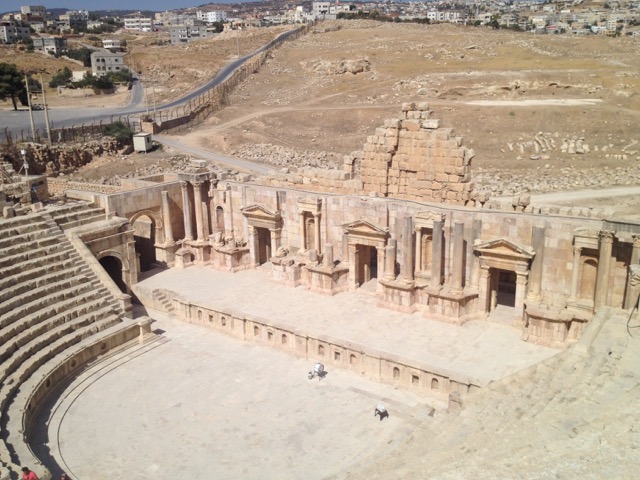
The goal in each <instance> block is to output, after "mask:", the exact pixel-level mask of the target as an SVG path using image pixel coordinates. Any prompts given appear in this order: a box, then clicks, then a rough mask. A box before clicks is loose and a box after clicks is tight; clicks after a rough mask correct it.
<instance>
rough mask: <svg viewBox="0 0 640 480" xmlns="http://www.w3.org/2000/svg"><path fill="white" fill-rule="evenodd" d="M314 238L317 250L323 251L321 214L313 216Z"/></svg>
mask: <svg viewBox="0 0 640 480" xmlns="http://www.w3.org/2000/svg"><path fill="white" fill-rule="evenodd" d="M313 238H314V239H315V244H316V250H317V251H318V252H321V251H322V250H321V246H320V214H319V213H318V214H317V215H314V216H313Z"/></svg>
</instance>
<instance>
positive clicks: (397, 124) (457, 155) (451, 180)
mask: <svg viewBox="0 0 640 480" xmlns="http://www.w3.org/2000/svg"><path fill="white" fill-rule="evenodd" d="M431 114H432V112H431V111H430V110H429V106H428V104H427V103H418V104H414V103H405V104H403V106H402V117H401V118H400V119H394V120H386V121H385V124H384V127H380V128H377V129H376V134H375V135H372V136H370V137H368V138H367V143H366V144H365V145H364V154H363V158H362V160H361V165H360V174H361V179H362V183H363V186H364V190H365V191H366V192H377V193H379V194H380V195H383V196H385V197H394V198H403V199H407V200H421V201H426V202H442V203H450V204H456V205H464V204H465V203H466V202H467V201H468V200H469V197H470V193H471V190H472V189H473V184H472V183H471V182H470V178H469V165H470V164H471V159H472V158H473V157H474V152H473V150H472V149H470V148H466V147H463V146H462V137H456V136H454V133H453V129H451V128H441V127H440V120H437V119H433V118H430V116H431Z"/></svg>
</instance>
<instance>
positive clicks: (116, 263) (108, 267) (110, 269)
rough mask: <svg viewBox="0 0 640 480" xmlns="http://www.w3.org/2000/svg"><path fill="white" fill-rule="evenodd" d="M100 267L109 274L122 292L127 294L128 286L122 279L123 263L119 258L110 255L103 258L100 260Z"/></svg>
mask: <svg viewBox="0 0 640 480" xmlns="http://www.w3.org/2000/svg"><path fill="white" fill-rule="evenodd" d="M99 262H100V265H102V268H104V270H105V272H107V273H108V274H109V276H110V277H111V280H113V281H114V283H115V284H116V285H117V286H118V288H119V289H120V291H121V292H124V293H127V286H126V285H125V283H124V280H123V279H122V262H121V261H120V259H119V258H117V257H113V256H111V255H108V256H106V257H102V258H101V259H100V260H99Z"/></svg>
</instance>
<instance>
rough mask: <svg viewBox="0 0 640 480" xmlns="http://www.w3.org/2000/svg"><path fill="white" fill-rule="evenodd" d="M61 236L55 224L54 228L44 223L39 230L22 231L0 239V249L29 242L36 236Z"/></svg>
mask: <svg viewBox="0 0 640 480" xmlns="http://www.w3.org/2000/svg"><path fill="white" fill-rule="evenodd" d="M62 236H63V235H62V231H61V230H60V228H59V227H58V226H57V225H55V228H52V227H51V226H49V224H45V225H44V228H42V229H41V230H36V231H33V232H27V233H22V234H20V235H14V236H10V237H7V238H2V239H0V249H3V248H6V247H10V246H11V245H16V244H20V243H23V242H29V241H31V240H35V239H37V238H44V237H57V238H59V237H62Z"/></svg>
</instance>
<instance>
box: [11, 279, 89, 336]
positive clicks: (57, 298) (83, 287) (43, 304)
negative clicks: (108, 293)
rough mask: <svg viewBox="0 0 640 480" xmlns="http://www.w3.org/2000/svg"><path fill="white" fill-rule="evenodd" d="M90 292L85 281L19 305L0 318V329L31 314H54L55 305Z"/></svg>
mask: <svg viewBox="0 0 640 480" xmlns="http://www.w3.org/2000/svg"><path fill="white" fill-rule="evenodd" d="M91 290H92V288H91V284H90V283H88V282H87V281H86V279H85V282H84V283H81V284H80V285H74V286H71V287H69V288H65V289H63V290H59V291H56V292H52V293H50V294H49V295H45V296H41V297H39V298H36V299H35V300H33V301H31V302H29V303H27V304H24V305H19V306H18V307H17V308H14V309H13V310H12V311H11V312H8V313H6V314H5V315H3V316H2V317H0V328H5V327H6V326H7V325H10V324H12V323H13V322H15V321H16V320H18V319H19V318H21V317H24V316H26V315H29V314H31V313H35V312H38V311H42V310H48V311H51V312H55V311H56V304H57V303H60V302H62V301H63V300H66V299H70V298H73V297H77V296H80V295H81V294H82V293H84V292H87V291H91Z"/></svg>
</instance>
